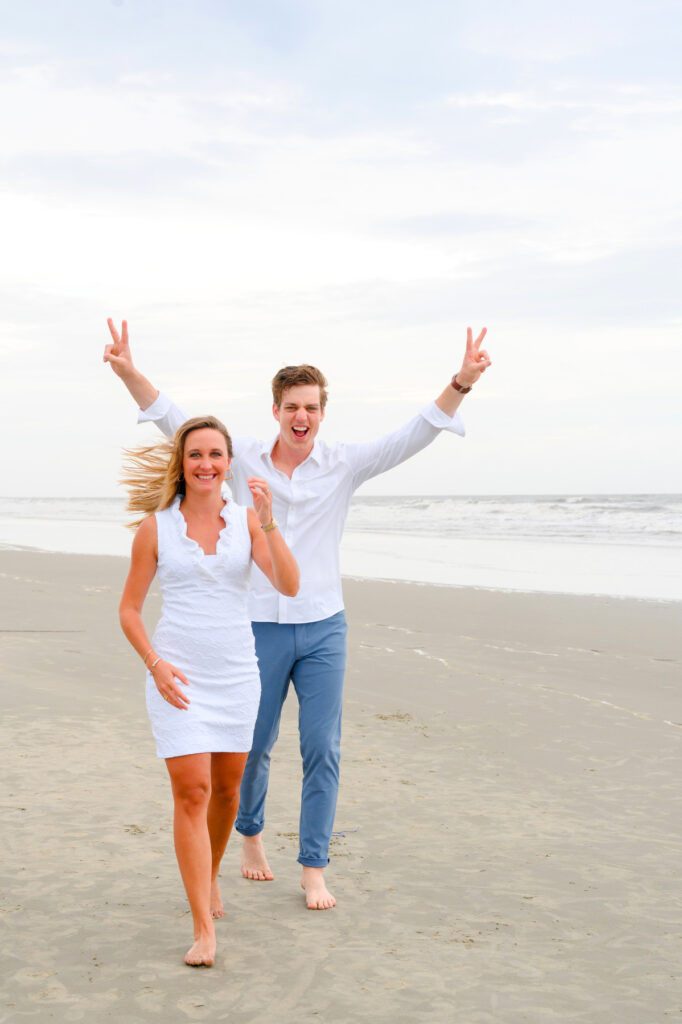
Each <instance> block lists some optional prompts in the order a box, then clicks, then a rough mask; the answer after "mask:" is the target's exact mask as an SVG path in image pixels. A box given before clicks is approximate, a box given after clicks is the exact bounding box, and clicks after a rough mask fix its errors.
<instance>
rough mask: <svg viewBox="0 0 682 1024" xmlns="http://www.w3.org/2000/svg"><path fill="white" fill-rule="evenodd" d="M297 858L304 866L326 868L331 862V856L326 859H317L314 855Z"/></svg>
mask: <svg viewBox="0 0 682 1024" xmlns="http://www.w3.org/2000/svg"><path fill="white" fill-rule="evenodd" d="M296 859H297V860H298V863H299V864H302V865H303V867H304V868H326V866H327V864H329V857H327V859H326V860H315V859H314V858H312V857H297V858H296Z"/></svg>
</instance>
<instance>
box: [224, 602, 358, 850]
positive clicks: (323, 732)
mask: <svg viewBox="0 0 682 1024" xmlns="http://www.w3.org/2000/svg"><path fill="white" fill-rule="evenodd" d="M251 625H252V627H253V635H254V636H255V638H256V654H257V655H258V665H259V668H260V678H261V698H260V705H259V708H258V717H257V719H256V728H255V730H254V734H253V746H252V748H251V753H250V754H249V758H248V761H247V762H246V769H245V770H244V777H243V779H242V785H241V791H240V799H239V813H238V815H237V821H236V823H235V828H236V829H237V831H238V832H241V833H242V835H245V836H255V835H258V833H259V832H262V831H263V826H264V824H265V797H266V794H267V790H268V778H269V775H270V751H271V750H272V748H273V746H274V745H275V741H276V739H277V735H278V733H279V720H280V717H281V714H282V705H283V704H284V701H285V699H286V696H287V692H288V689H289V683H290V682H291V683H293V684H294V689H295V690H296V696H297V697H298V731H299V736H300V745H301V757H302V758H303V785H302V789H301V818H300V823H299V830H298V831H299V851H300V852H299V856H298V861H299V863H300V864H305V865H307V866H308V867H314V868H323V867H326V865H327V864H328V863H329V839H330V837H331V834H332V829H333V827H334V814H335V812H336V797H337V794H338V791H339V760H340V754H341V749H340V748H341V698H342V695H343V676H344V672H345V668H346V633H347V630H348V627H347V625H346V616H345V615H344V613H343V612H342V611H340V612H337V613H336V615H331V616H330V617H329V618H328V619H322V620H321V621H319V622H303V623H294V624H289V623H279V622H253V623H252V624H251Z"/></svg>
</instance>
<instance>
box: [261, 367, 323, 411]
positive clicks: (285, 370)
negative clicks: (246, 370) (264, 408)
mask: <svg viewBox="0 0 682 1024" xmlns="http://www.w3.org/2000/svg"><path fill="white" fill-rule="evenodd" d="M299 384H317V385H318V387H319V389H320V408H321V409H324V407H325V405H326V404H327V391H326V388H327V378H326V377H325V375H324V374H323V373H322V371H321V370H318V368H317V367H316V366H310V365H309V364H308V363H303V364H302V365H301V366H283V367H282V369H281V370H278V371H277V373H276V374H275V376H274V377H273V378H272V400H273V402H274V403H275V405H276V406H277V408H278V409H279V407H280V405H281V404H282V395H283V393H284V392H285V391H287V390H288V389H289V388H295V387H298V385H299Z"/></svg>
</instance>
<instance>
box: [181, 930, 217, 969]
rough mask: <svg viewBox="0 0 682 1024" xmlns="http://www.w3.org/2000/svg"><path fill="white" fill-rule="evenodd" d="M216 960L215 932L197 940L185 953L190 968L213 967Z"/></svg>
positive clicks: (205, 934) (204, 934)
mask: <svg viewBox="0 0 682 1024" xmlns="http://www.w3.org/2000/svg"><path fill="white" fill-rule="evenodd" d="M214 960H215V932H213V931H211V932H205V933H202V934H201V935H199V936H198V938H196V939H195V941H194V945H193V946H191V947H190V948H189V949H188V950H187V952H186V953H185V963H186V964H187V965H188V967H213V961H214Z"/></svg>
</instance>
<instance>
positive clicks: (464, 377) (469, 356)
mask: <svg viewBox="0 0 682 1024" xmlns="http://www.w3.org/2000/svg"><path fill="white" fill-rule="evenodd" d="M487 333H488V328H487V327H484V328H483V330H482V331H481V333H480V334H479V335H478V337H477V338H476V340H475V341H474V334H473V331H472V330H471V328H470V327H467V347H466V352H465V353H464V359H463V361H462V369H461V370H458V371H457V383H458V384H461V385H462V387H466V388H468V387H471V386H472V385H474V384H475V383H476V381H477V380H478V379H479V377H480V376H481V374H482V373H485V371H486V370H487V369H488V367H489V366H490V364H491V362H492V360H491V359H490V356H489V355H488V353H487V352H486V350H485V349H484V348H481V343H482V341H483V339H484V338H485V336H486V334H487Z"/></svg>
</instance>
